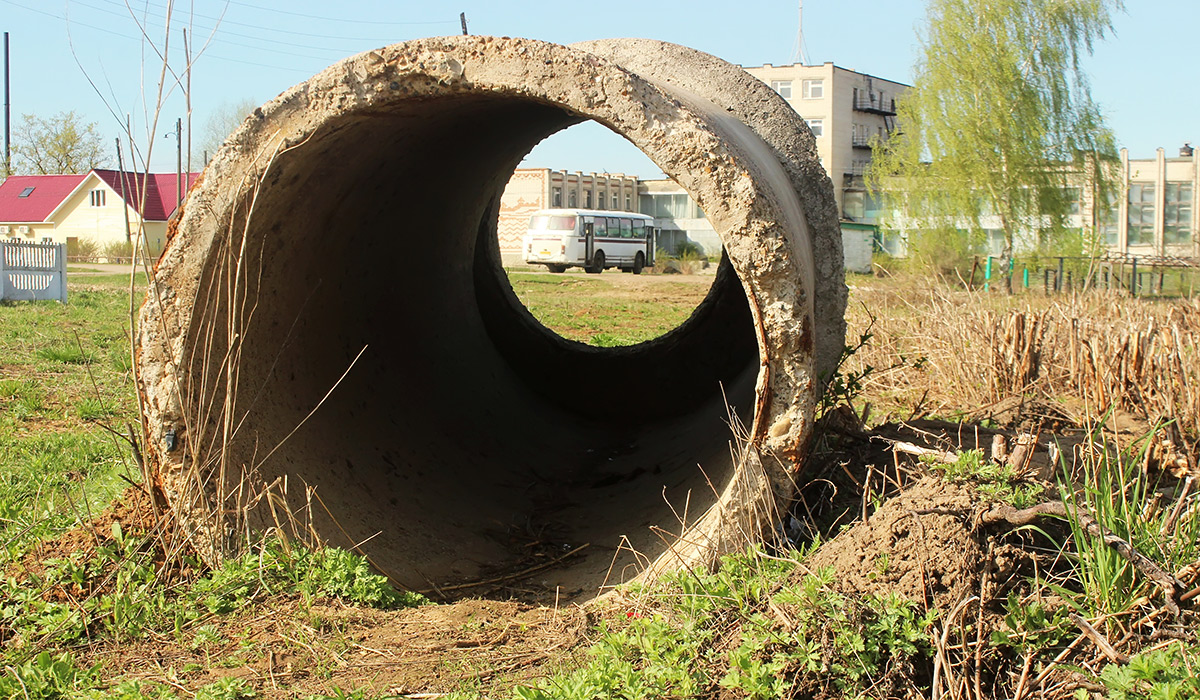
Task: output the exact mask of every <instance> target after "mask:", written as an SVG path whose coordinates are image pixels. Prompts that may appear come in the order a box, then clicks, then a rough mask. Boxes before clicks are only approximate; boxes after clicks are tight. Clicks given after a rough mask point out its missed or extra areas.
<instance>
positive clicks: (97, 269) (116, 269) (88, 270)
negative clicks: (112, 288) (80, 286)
mask: <svg viewBox="0 0 1200 700" xmlns="http://www.w3.org/2000/svg"><path fill="white" fill-rule="evenodd" d="M132 270H133V266H132V265H116V264H112V263H67V275H68V276H72V275H128V274H129V273H130V272H131V271H132Z"/></svg>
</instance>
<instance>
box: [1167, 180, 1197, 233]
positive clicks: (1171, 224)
mask: <svg viewBox="0 0 1200 700" xmlns="http://www.w3.org/2000/svg"><path fill="white" fill-rule="evenodd" d="M1165 194H1166V203H1165V205H1164V209H1163V243H1165V244H1166V245H1178V244H1180V243H1188V242H1190V241H1191V239H1192V183H1190V182H1168V183H1167V191H1166V193H1165Z"/></svg>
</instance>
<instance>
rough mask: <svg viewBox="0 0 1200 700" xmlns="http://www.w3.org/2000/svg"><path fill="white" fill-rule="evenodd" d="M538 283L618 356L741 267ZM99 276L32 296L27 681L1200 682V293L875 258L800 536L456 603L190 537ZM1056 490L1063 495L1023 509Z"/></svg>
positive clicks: (6, 416) (541, 311)
mask: <svg viewBox="0 0 1200 700" xmlns="http://www.w3.org/2000/svg"><path fill="white" fill-rule="evenodd" d="M511 279H512V281H513V285H514V289H515V290H516V292H517V294H518V295H519V296H520V298H521V299H522V300H523V301H524V302H525V303H526V304H527V305H528V307H529V308H530V310H531V312H532V313H533V314H534V315H535V316H536V317H537V318H538V319H539V320H541V321H542V322H543V323H544V324H546V325H547V326H549V327H551V328H553V329H555V330H556V331H557V332H559V333H561V334H562V335H563V336H564V337H568V338H572V339H576V340H580V341H583V342H589V343H591V344H593V345H619V344H629V343H635V342H641V341H643V340H646V339H649V338H652V337H655V336H657V335H661V334H662V333H664V332H666V331H668V330H670V329H671V328H674V327H676V326H677V325H678V324H679V323H681V322H682V321H684V320H685V319H686V318H687V317H688V315H690V313H691V311H692V309H694V308H695V305H696V304H697V303H698V302H699V301H700V299H701V298H703V295H704V294H705V293H706V292H707V289H708V284H709V282H710V280H711V278H699V279H686V280H685V279H678V280H676V279H670V278H665V279H655V280H645V279H636V278H634V277H633V276H632V275H617V274H605V275H601V276H592V275H587V276H585V275H582V274H567V275H548V274H536V273H514V274H513V275H512V277H511ZM70 294H71V297H70V298H71V303H70V305H68V306H60V305H58V304H52V303H16V304H0V543H3V545H4V550H3V552H2V553H0V558H2V559H3V570H4V579H3V581H2V582H0V667H2V668H3V671H2V673H0V700H7V699H8V698H22V699H27V698H42V699H46V700H49V699H51V698H101V697H118V698H136V697H160V698H192V697H196V698H206V699H216V698H229V699H236V698H254V697H264V698H292V697H301V698H363V699H366V698H385V697H386V698H394V697H422V698H430V697H453V698H482V697H490V698H495V697H514V698H523V699H525V700H529V699H532V698H539V699H546V700H549V699H550V698H578V699H580V700H585V699H591V698H608V697H629V698H634V697H642V698H658V697H675V698H692V697H695V698H704V697H730V698H741V697H745V698H775V697H796V698H840V697H855V698H879V699H880V700H882V699H884V698H901V697H903V698H909V697H928V698H937V699H938V700H951V699H954V700H959V699H976V700H983V699H984V698H1018V699H1022V700H1024V699H1027V698H1035V697H1036V698H1055V699H1057V698H1062V699H1064V700H1065V699H1066V698H1102V697H1106V698H1113V699H1114V700H1124V699H1126V698H1130V699H1131V698H1144V697H1145V698H1174V699H1183V698H1200V681H1198V680H1197V674H1196V673H1195V672H1194V669H1195V668H1197V665H1198V664H1200V651H1198V647H1197V643H1198V640H1197V638H1196V628H1197V625H1196V623H1197V616H1196V614H1195V612H1194V611H1193V609H1192V605H1193V603H1194V601H1195V600H1196V599H1197V597H1200V594H1198V591H1200V588H1198V585H1200V496H1198V495H1197V493H1196V490H1195V488H1194V486H1193V484H1195V482H1196V481H1197V479H1196V477H1197V476H1200V474H1198V473H1197V471H1196V462H1195V460H1196V457H1197V449H1196V446H1197V440H1198V438H1200V423H1197V422H1195V420H1194V419H1195V416H1194V415H1192V412H1193V408H1192V407H1193V406H1195V405H1196V404H1193V403H1190V402H1192V401H1195V400H1197V399H1196V396H1200V392H1197V390H1196V387H1200V378H1198V377H1197V375H1196V372H1198V371H1200V369H1198V368H1200V360H1197V357H1196V355H1195V352H1196V346H1197V345H1200V341H1194V340H1192V339H1193V338H1194V337H1195V334H1197V333H1200V304H1196V303H1195V302H1186V301H1166V302H1154V301H1137V302H1133V301H1130V300H1128V299H1124V298H1122V297H1118V296H1104V297H1100V296H1093V297H1081V298H1078V299H1065V300H1055V299H1047V298H1044V297H1038V296H1036V295H1028V296H1022V297H1020V298H1018V299H1016V300H1013V299H1009V298H1006V297H1004V296H1003V295H999V294H994V293H993V294H981V293H978V292H976V293H973V294H969V293H967V292H964V291H961V290H955V289H953V288H951V287H946V286H940V285H936V284H929V283H926V282H924V281H922V280H917V279H912V278H909V279H890V280H889V279H878V278H870V277H861V278H855V279H853V280H852V292H851V309H850V315H849V320H850V326H851V333H850V337H851V339H858V338H863V339H864V340H865V342H864V343H863V344H862V345H861V347H859V348H858V349H857V350H856V351H855V352H854V353H853V354H851V355H850V356H849V357H848V359H847V360H846V362H845V363H844V365H843V368H842V372H841V374H840V375H839V377H838V380H837V381H836V382H835V391H834V392H833V393H832V394H831V396H830V398H829V400H828V402H827V407H828V409H829V412H828V414H827V416H826V418H825V420H823V421H822V423H821V424H820V426H819V428H818V437H817V439H816V456H815V457H814V459H813V461H812V464H810V465H809V467H808V469H809V471H808V472H807V476H808V477H809V478H810V479H811V482H810V483H809V484H808V485H807V486H806V487H805V488H804V489H803V490H802V491H801V497H800V500H799V501H798V502H797V505H796V507H795V508H794V509H793V511H792V514H791V516H792V517H791V518H790V520H789V522H788V523H785V525H787V527H786V528H785V530H786V531H787V533H788V535H789V537H790V540H788V541H783V540H776V541H774V542H773V543H771V546H770V547H768V548H763V549H755V550H751V551H749V552H746V553H743V554H740V555H734V556H731V557H728V558H727V559H725V560H724V562H723V564H722V566H721V567H720V568H718V569H717V570H715V571H712V572H703V571H698V572H691V573H684V574H680V575H676V576H672V577H669V578H668V579H666V580H665V581H663V582H661V583H659V584H656V585H655V586H653V587H650V588H645V589H629V590H627V591H625V592H624V593H623V594H622V595H620V596H618V597H616V598H614V599H612V600H609V601H608V602H606V603H604V604H601V605H599V606H596V607H592V608H590V609H589V610H588V612H587V614H586V615H585V614H584V613H583V612H582V611H580V610H578V609H575V608H565V607H564V608H562V609H559V608H558V607H555V608H529V607H528V606H521V605H518V604H516V603H512V602H505V601H471V600H467V601H460V602H458V603H455V604H445V605H432V604H427V601H424V600H423V599H421V598H420V597H419V596H413V595H409V594H402V593H397V592H396V591H394V590H392V589H391V588H390V586H388V585H387V583H386V581H384V580H383V579H382V578H381V577H379V576H377V575H375V574H374V573H373V572H372V571H371V569H370V567H368V566H367V565H366V563H365V562H364V561H363V560H361V559H359V558H358V557H356V556H354V555H351V554H348V553H345V552H341V551H339V550H326V549H317V550H315V551H310V550H308V549H305V548H304V547H301V546H298V545H296V543H289V542H286V541H278V540H266V541H264V542H262V543H260V544H259V545H257V546H255V547H253V548H251V549H250V550H249V551H248V552H247V554H246V555H244V556H243V557H241V558H239V559H236V560H232V561H229V562H227V563H226V564H225V565H224V566H223V567H222V568H220V569H218V570H215V571H214V570H207V569H205V568H204V567H201V566H199V565H197V564H196V562H194V561H192V560H190V559H188V558H187V557H182V558H164V557H163V556H162V552H163V548H162V546H161V542H159V541H158V540H157V539H156V538H157V537H159V536H160V535H158V534H156V533H155V532H154V531H150V530H148V529H146V528H141V529H139V528H138V527H135V526H134V523H138V522H144V520H145V518H140V519H139V518H136V517H126V516H127V515H128V514H129V513H130V512H132V511H137V510H138V509H142V510H143V511H144V510H145V509H146V508H148V506H147V505H146V502H145V500H144V499H142V498H141V497H140V496H139V495H138V494H139V493H140V492H139V491H138V490H137V489H135V488H133V487H132V486H131V484H132V483H136V482H138V481H139V480H140V474H139V471H138V468H137V467H136V466H135V465H134V464H133V458H132V456H131V450H130V448H129V445H128V443H127V442H126V440H125V438H124V437H123V436H124V435H126V434H128V432H129V430H128V427H127V426H128V424H130V423H132V422H134V421H135V420H136V405H135V400H134V395H133V391H132V377H131V373H130V361H129V359H128V358H129V337H128V331H127V327H128V323H129V295H128V279H127V278H124V277H120V276H116V277H105V276H88V277H85V276H79V277H77V278H76V279H74V280H73V281H72V286H71V288H70ZM1168 340H1169V341H1170V342H1168ZM1133 355H1136V356H1137V357H1138V358H1140V360H1139V361H1138V362H1136V363H1135V362H1133V361H1131V359H1130V358H1131V357H1132V356H1133ZM1108 360H1112V361H1111V362H1109V361H1108ZM1172 412H1174V414H1173V413H1172ZM1196 412H1197V413H1200V411H1196ZM946 419H952V420H955V419H969V420H970V421H971V422H969V423H967V424H966V425H965V426H960V427H957V433H955V428H954V424H953V423H946V422H944V421H945V420H946ZM946 426H950V428H949V429H948V428H947V427H946ZM981 431H982V432H981ZM1022 432H1030V433H1037V434H1038V436H1039V437H1037V439H1036V445H1037V447H1036V448H1035V449H1034V450H1033V453H1032V454H1034V456H1035V459H1032V460H1028V461H1026V462H1021V461H1020V460H1016V461H1014V460H1013V459H1012V458H1011V456H1010V457H1007V458H1006V457H1004V456H1003V455H1001V456H999V457H997V456H996V455H994V454H992V453H991V452H989V450H988V448H987V446H986V444H985V443H987V442H988V441H989V440H991V439H992V436H993V435H1001V436H1007V438H1008V439H1009V440H1010V441H1011V442H1010V445H1011V446H1012V447H1013V451H1014V453H1015V451H1016V445H1017V444H1018V441H1017V440H1016V439H1015V436H1016V435H1017V434H1019V433H1022ZM981 434H982V436H983V438H982V439H981V438H980V435H981ZM1059 437H1061V438H1062V440H1063V441H1062V442H1061V443H1059V442H1056V440H1057V439H1058V438H1059ZM968 438H970V440H968ZM897 441H899V442H905V443H909V442H911V443H914V444H915V443H918V442H919V443H921V444H922V445H925V446H926V447H927V448H934V449H933V450H932V452H931V453H930V454H927V455H926V456H925V457H921V458H916V457H912V456H910V455H905V454H903V453H901V452H899V451H896V450H893V449H892V448H891V445H892V444H893V443H895V442H897ZM968 442H970V444H968ZM976 443H979V444H981V445H983V447H981V448H979V449H976V448H975V444H976ZM1050 443H1054V444H1055V445H1058V447H1056V448H1055V449H1056V450H1058V452H1057V455H1058V456H1057V457H1053V456H1050V454H1049V453H1048V451H1047V450H1048V448H1049V445H1050ZM122 493H124V494H125V495H124V498H123V499H122V503H123V504H124V505H122V506H120V507H118V508H115V509H113V510H109V511H108V514H107V515H101V513H102V511H105V509H106V508H108V507H109V505H110V503H111V502H112V501H113V499H114V498H115V497H117V496H118V494H122ZM1028 506H1036V507H1037V508H1042V509H1043V511H1044V513H1033V514H1029V513H1028V512H1027V511H1024V513H1025V515H1024V516H1021V517H1027V519H1025V520H1022V519H1021V517H1017V515H1019V513H1017V511H1018V510H1019V509H1022V508H1025V507H1028ZM1055 508H1058V509H1059V510H1057V511H1056V510H1054V509H1055ZM1035 509H1036V508H1035ZM1015 514H1016V515H1015ZM89 522H91V523H100V524H102V527H97V528H92V529H75V528H77V527H78V526H79V525H80V524H82V523H89ZM64 533H66V534H64ZM1106 538H1108V539H1106ZM1112 538H1116V540H1118V541H1119V543H1120V544H1118V545H1116V546H1114V543H1113V541H1112ZM1122 547H1126V549H1125V550H1122ZM1129 551H1133V552H1135V553H1137V554H1138V555H1139V556H1140V557H1141V558H1140V559H1139V558H1138V557H1132V556H1131V555H1130V554H1129ZM847 562H849V563H847Z"/></svg>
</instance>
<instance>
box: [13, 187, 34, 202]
mask: <svg viewBox="0 0 1200 700" xmlns="http://www.w3.org/2000/svg"><path fill="white" fill-rule="evenodd" d="M31 194H33V188H32V187H26V188H25V189H23V190H21V194H19V195H17V196H18V197H20V198H22V199H24V198H25V197H28V196H29V195H31Z"/></svg>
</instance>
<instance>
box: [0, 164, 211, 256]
mask: <svg viewBox="0 0 1200 700" xmlns="http://www.w3.org/2000/svg"><path fill="white" fill-rule="evenodd" d="M197 177H199V173H191V174H190V175H188V176H187V184H186V185H185V187H184V192H185V193H186V191H187V188H188V187H190V186H191V184H192V183H193V182H195V181H196V178H197ZM176 183H177V178H176V176H175V173H159V174H151V175H149V176H147V175H144V174H141V173H130V172H121V171H117V170H98V169H97V170H91V171H89V172H88V173H86V174H84V175H13V176H10V177H9V178H8V179H7V180H5V181H4V182H2V183H0V240H3V239H8V240H11V239H14V238H15V239H20V240H25V241H36V242H41V241H53V242H55V243H66V244H67V245H68V250H74V249H77V248H78V247H79V246H78V244H79V243H80V242H83V241H91V242H92V243H94V244H95V250H96V251H97V252H99V253H100V254H103V253H104V252H105V250H109V251H115V250H119V249H120V248H121V247H122V245H123V244H126V243H128V242H129V236H128V235H127V233H126V231H127V230H128V231H130V232H132V234H133V235H134V236H136V235H137V230H138V223H139V221H140V220H141V219H142V218H143V217H142V216H141V212H143V211H144V213H145V216H144V219H145V236H146V245H147V247H148V248H149V250H150V253H151V254H152V255H158V254H159V253H160V252H162V248H163V245H164V244H165V243H166V238H167V221H168V220H169V219H170V218H171V215H172V214H174V213H175V209H176V204H177V202H178V199H177V197H178V195H177V188H176ZM143 191H144V192H145V201H144V202H143V201H142V200H143V196H142V195H143ZM126 219H128V221H129V226H128V229H127V228H126V225H125V222H126Z"/></svg>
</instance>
